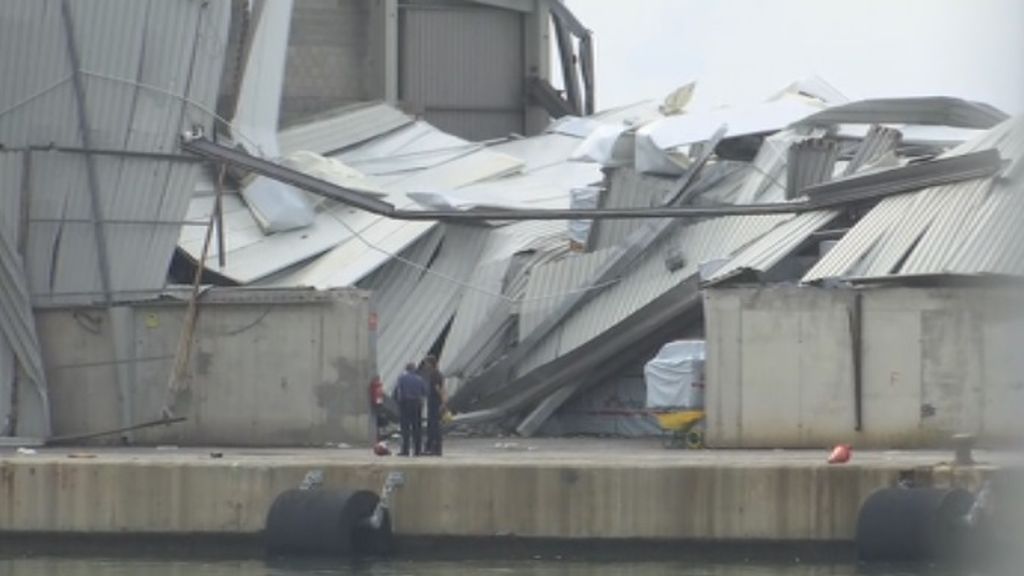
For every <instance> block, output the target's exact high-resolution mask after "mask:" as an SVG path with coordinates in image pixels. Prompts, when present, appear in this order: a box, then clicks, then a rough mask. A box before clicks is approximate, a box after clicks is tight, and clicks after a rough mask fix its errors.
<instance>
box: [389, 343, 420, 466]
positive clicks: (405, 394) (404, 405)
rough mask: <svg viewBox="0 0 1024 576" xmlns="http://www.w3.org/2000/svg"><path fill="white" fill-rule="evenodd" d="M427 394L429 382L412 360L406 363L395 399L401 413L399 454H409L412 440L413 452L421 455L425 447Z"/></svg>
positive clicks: (396, 389) (396, 386) (397, 386)
mask: <svg viewBox="0 0 1024 576" xmlns="http://www.w3.org/2000/svg"><path fill="white" fill-rule="evenodd" d="M426 396H427V383H426V382H424V380H423V378H421V377H420V375H419V374H417V373H416V365H415V364H413V363H412V362H410V363H408V364H406V365H405V373H403V374H402V375H401V376H399V377H398V383H397V384H396V385H395V400H397V401H398V406H399V410H400V415H401V428H402V451H401V452H399V453H398V455H399V456H408V455H409V441H410V440H412V449H413V454H414V455H416V456H419V455H420V452H421V451H422V448H423V440H422V438H423V435H422V432H421V430H422V426H423V420H422V419H423V399H424V398H425V397H426Z"/></svg>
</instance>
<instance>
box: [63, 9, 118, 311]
mask: <svg viewBox="0 0 1024 576" xmlns="http://www.w3.org/2000/svg"><path fill="white" fill-rule="evenodd" d="M61 14H62V16H63V21H64V32H65V35H66V36H67V49H68V59H69V60H70V63H71V83H72V85H73V87H74V90H75V105H76V106H77V108H78V130H79V132H80V133H81V138H82V146H83V147H84V148H85V149H86V151H87V153H86V156H85V169H86V173H87V174H88V178H89V197H90V200H91V207H92V210H91V216H92V218H93V219H94V220H96V226H95V234H96V252H97V259H98V260H99V265H100V282H101V283H102V286H103V297H104V302H105V303H106V304H108V305H109V304H110V302H111V273H110V260H109V253H108V252H107V233H106V228H105V227H104V225H103V222H102V221H103V206H102V204H101V201H100V184H99V176H98V175H97V173H96V160H95V159H94V158H93V156H92V155H91V154H89V153H88V150H90V149H92V136H91V135H90V133H89V130H90V128H89V119H88V117H87V116H86V113H87V111H86V106H85V90H84V88H83V87H82V73H81V70H82V66H81V61H80V59H79V56H78V45H77V44H76V43H75V31H74V26H73V24H72V21H71V3H70V1H69V0H64V1H63V2H62V3H61Z"/></svg>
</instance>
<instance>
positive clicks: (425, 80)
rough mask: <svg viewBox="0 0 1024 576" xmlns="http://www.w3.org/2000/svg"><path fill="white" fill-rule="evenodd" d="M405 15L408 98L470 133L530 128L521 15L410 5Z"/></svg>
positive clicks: (404, 90)
mask: <svg viewBox="0 0 1024 576" xmlns="http://www.w3.org/2000/svg"><path fill="white" fill-rule="evenodd" d="M400 18H401V22H400V23H401V27H402V34H401V39H400V47H399V52H400V58H399V62H400V67H401V70H400V71H399V74H400V81H399V86H400V88H399V89H400V98H401V99H402V100H403V101H406V102H409V103H410V104H411V105H412V106H413V107H414V108H415V109H417V110H419V111H422V112H423V115H424V118H425V119H426V120H427V121H428V122H430V123H432V124H434V125H436V126H437V127H438V128H441V129H442V130H445V131H447V132H451V133H453V134H457V135H459V136H462V137H464V138H468V139H470V140H485V139H488V138H493V137H496V136H503V135H507V134H510V133H513V132H515V133H520V134H522V133H523V132H524V131H525V102H526V98H525V95H524V84H525V83H524V82H523V74H524V63H523V58H524V55H525V51H524V49H523V42H524V31H523V17H522V15H521V14H519V13H516V12H512V11H506V10H500V9H496V8H487V7H479V6H477V7H474V6H459V5H454V4H453V5H436V6H427V7H420V6H416V5H406V6H403V7H402V11H401V14H400Z"/></svg>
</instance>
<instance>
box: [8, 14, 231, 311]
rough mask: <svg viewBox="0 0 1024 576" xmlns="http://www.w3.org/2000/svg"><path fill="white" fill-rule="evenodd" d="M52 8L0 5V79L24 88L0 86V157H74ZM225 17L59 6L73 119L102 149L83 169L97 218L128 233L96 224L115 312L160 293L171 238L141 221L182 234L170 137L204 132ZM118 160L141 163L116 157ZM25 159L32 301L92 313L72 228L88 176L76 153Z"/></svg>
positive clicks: (183, 195)
mask: <svg viewBox="0 0 1024 576" xmlns="http://www.w3.org/2000/svg"><path fill="white" fill-rule="evenodd" d="M60 6H61V4H60V2H59V1H55V0H44V1H33V2H13V3H9V4H8V5H5V11H6V16H7V17H5V18H3V19H0V60H2V61H0V68H2V69H3V70H5V73H7V74H8V75H9V76H10V77H18V78H21V79H22V81H19V82H14V83H12V82H6V83H3V86H0V110H2V111H3V113H2V114H0V144H2V145H3V146H4V147H7V148H19V147H25V146H31V145H38V144H49V143H52V144H55V145H57V146H63V147H68V148H71V147H77V146H79V136H78V134H79V129H78V125H79V124H78V116H79V114H78V112H77V110H76V105H75V99H74V90H73V87H72V83H71V77H72V75H71V73H72V70H71V66H70V64H69V60H68V53H67V45H66V32H65V30H64V29H63V23H62V20H61V9H60ZM229 11H230V3H228V2H213V3H196V2H184V3H183V2H130V3H113V2H110V3H98V4H95V5H92V4H90V5H89V6H88V7H87V8H86V7H85V6H84V5H83V4H81V3H70V15H71V23H72V24H73V29H74V34H75V40H76V46H77V48H78V50H77V51H78V54H79V56H80V69H79V70H78V73H79V76H80V77H81V88H82V92H83V95H84V104H85V107H84V108H85V115H86V116H87V117H88V119H89V124H90V125H91V126H93V127H94V128H95V129H94V130H91V131H90V140H91V141H90V144H91V145H92V146H94V147H96V148H98V149H105V150H109V151H111V154H105V155H103V156H102V157H101V156H98V155H97V156H95V157H94V159H95V174H96V181H97V188H98V191H99V201H100V210H99V213H100V214H102V215H103V216H104V217H105V218H106V219H109V220H122V221H125V222H126V223H124V224H117V225H114V224H112V223H107V225H106V226H105V228H106V230H105V232H106V236H107V252H108V260H109V262H110V268H111V270H110V284H111V286H110V292H111V297H112V299H113V300H116V301H123V300H131V299H136V298H140V297H151V296H152V295H153V294H154V293H155V292H156V291H158V290H160V289H161V288H162V287H163V286H164V283H165V281H166V274H167V267H168V263H169V262H170V258H171V254H172V252H173V249H174V244H175V240H176V238H177V236H178V231H179V229H178V227H177V226H174V225H152V224H149V223H150V222H169V223H175V222H180V221H181V220H182V217H183V216H184V214H185V210H186V206H187V202H188V199H189V196H190V195H191V191H192V188H193V186H194V179H195V177H196V174H197V171H198V168H197V166H196V165H195V164H193V163H190V162H182V163H178V162H175V161H173V160H172V159H170V158H171V156H172V155H173V154H174V153H176V152H177V136H178V134H179V133H180V132H181V130H183V129H185V128H189V127H192V126H204V127H205V128H207V129H212V126H213V121H212V117H211V112H210V110H212V109H213V107H214V106H215V103H216V95H217V90H218V87H219V84H220V73H221V69H222V62H223V56H224V50H225V45H226V42H227V25H228V19H229ZM198 54H202V57H198V56H197V55H198ZM185 100H187V101H188V102H189V103H185V102H184V101H185ZM118 150H125V151H127V152H129V153H143V154H142V155H138V154H136V155H130V154H126V155H124V156H118V155H117V154H116V152H117V151H118ZM147 153H153V154H154V156H153V157H145V154H147ZM161 154H164V155H167V156H165V157H162V158H161V157H160V156H159V155H161ZM34 156H35V158H34V160H35V161H34V162H33V167H32V173H33V178H32V190H31V194H32V196H33V197H34V198H35V197H36V196H38V197H40V200H39V202H37V203H34V208H33V210H34V211H35V210H38V212H34V213H33V219H34V221H33V223H32V224H31V226H30V229H29V231H28V234H27V244H28V246H29V249H28V255H27V257H26V261H25V268H26V270H28V273H29V275H30V276H29V277H30V284H29V286H30V289H31V292H32V295H33V299H34V301H35V302H37V303H40V304H47V305H49V304H68V303H88V302H95V301H100V300H102V299H103V287H102V284H101V282H100V277H99V264H98V257H99V254H98V251H97V249H96V242H95V233H96V231H95V227H94V226H91V225H88V224H85V223H83V222H79V221H80V220H88V219H89V216H90V215H89V213H88V211H87V208H88V200H87V194H86V189H85V188H83V187H82V185H81V184H82V183H83V182H86V174H87V165H86V163H85V162H84V159H83V158H82V155H80V154H77V155H76V154H73V153H61V152H56V151H54V152H45V153H44V152H40V153H38V154H34ZM5 199H6V195H5ZM0 211H5V210H0ZM42 220H45V221H42ZM129 221H130V222H138V224H130V223H128V222H129Z"/></svg>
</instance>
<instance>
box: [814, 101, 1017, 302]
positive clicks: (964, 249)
mask: <svg viewBox="0 0 1024 576" xmlns="http://www.w3.org/2000/svg"><path fill="white" fill-rule="evenodd" d="M1022 128H1024V125H1022V122H1021V120H1019V119H1018V120H1013V121H1009V122H1004V123H1003V124H1001V125H999V126H997V127H995V128H993V129H992V130H989V131H987V132H985V133H984V134H982V135H980V136H979V137H978V138H976V139H975V140H972V141H969V142H965V143H964V144H962V145H960V146H958V147H957V148H956V149H954V150H952V151H950V152H949V153H948V154H946V155H945V156H946V157H951V156H955V155H962V154H969V153H973V152H976V151H977V150H987V149H990V148H993V147H995V148H996V149H998V150H999V153H1000V156H1001V157H1002V158H1005V159H1008V160H1010V161H1011V163H1012V162H1013V161H1014V160H1015V159H1018V158H1019V157H1020V154H1021V152H1022V150H1024V129H1022ZM1014 170H1015V168H1014V167H1013V165H1012V164H1011V167H1009V168H1004V169H1003V170H1002V172H1003V173H1013V172H1014ZM1004 182H1009V181H1008V180H1004V179H1002V177H1001V176H998V175H997V176H996V177H993V178H979V179H974V180H967V181H963V182H958V183H955V184H950V185H945V186H936V187H931V188H925V189H923V190H921V191H918V192H912V193H907V194H902V195H899V196H894V197H890V198H886V199H884V200H882V201H881V202H879V203H878V204H877V205H876V206H875V207H874V208H873V209H872V210H871V211H870V212H868V214H867V215H865V216H864V217H863V218H861V220H860V222H858V223H857V224H856V225H855V226H854V227H853V228H852V229H851V230H850V231H849V232H848V233H847V234H846V235H845V236H844V237H843V238H842V240H840V242H839V243H838V244H837V245H836V246H835V247H834V248H833V249H832V250H831V251H830V252H829V253H828V254H826V255H825V257H823V258H822V259H821V260H820V261H819V262H818V263H817V264H816V265H815V266H814V267H813V268H812V269H811V270H810V271H809V272H808V273H807V274H806V275H805V276H804V278H803V281H804V282H816V281H822V280H825V279H828V278H840V279H841V278H850V279H853V278H879V277H885V276H895V275H903V274H905V275H933V274H982V273H988V274H1019V272H1020V271H1019V267H1018V263H1017V259H1018V256H1017V255H1016V253H1017V250H1018V248H1017V244H1016V243H1015V241H1014V238H1013V235H1014V234H1017V232H1016V231H1015V229H1014V226H1012V225H1008V224H1007V223H1006V221H1005V218H1006V216H1003V215H1002V213H1003V212H1006V213H1009V214H1013V213H1014V202H1015V201H1016V200H1014V194H1015V193H1017V194H1019V191H1020V188H1019V184H1013V185H1009V184H1007V185H1005V186H1004ZM993 186H994V188H993ZM1018 227H1019V226H1018Z"/></svg>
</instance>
